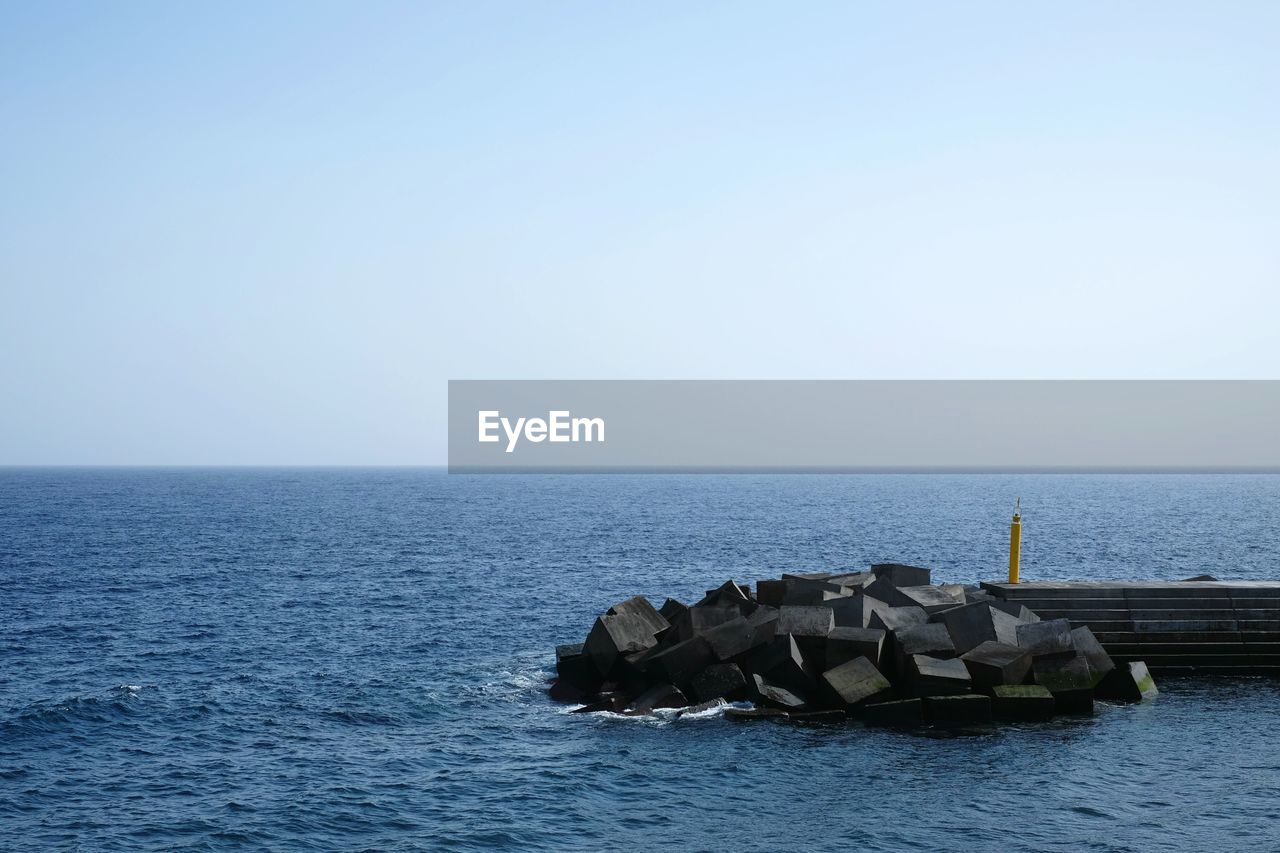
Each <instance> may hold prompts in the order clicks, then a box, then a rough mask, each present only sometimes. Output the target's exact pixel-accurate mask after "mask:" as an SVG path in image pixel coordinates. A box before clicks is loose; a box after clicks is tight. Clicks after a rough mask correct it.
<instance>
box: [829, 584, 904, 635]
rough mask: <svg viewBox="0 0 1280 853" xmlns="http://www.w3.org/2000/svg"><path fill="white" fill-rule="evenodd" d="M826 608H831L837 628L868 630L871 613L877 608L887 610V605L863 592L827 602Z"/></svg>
mask: <svg viewBox="0 0 1280 853" xmlns="http://www.w3.org/2000/svg"><path fill="white" fill-rule="evenodd" d="M826 606H827V607H830V608H831V612H832V614H834V616H835V619H836V627H837V628H868V627H870V625H871V613H872V611H873V610H875V609H876V608H878V607H883V608H887V607H888V606H889V604H888V603H887V602H884V601H881V600H880V599H878V598H873V597H871V596H870V595H867V594H866V593H864V592H855V593H854V594H853V595H850V596H846V597H844V598H836V599H832V600H829V601H827V602H826ZM881 630H883V629H881Z"/></svg>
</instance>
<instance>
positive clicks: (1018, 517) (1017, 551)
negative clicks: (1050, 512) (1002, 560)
mask: <svg viewBox="0 0 1280 853" xmlns="http://www.w3.org/2000/svg"><path fill="white" fill-rule="evenodd" d="M1021 556H1022V498H1018V505H1017V506H1016V507H1014V510H1013V523H1012V524H1010V525H1009V583H1017V582H1018V560H1019V558H1020V557H1021Z"/></svg>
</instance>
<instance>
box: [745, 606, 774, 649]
mask: <svg viewBox="0 0 1280 853" xmlns="http://www.w3.org/2000/svg"><path fill="white" fill-rule="evenodd" d="M746 618H747V624H748V625H750V626H751V632H752V637H751V647H752V648H755V647H756V646H760V645H763V644H765V643H768V642H770V641H772V640H773V638H774V637H775V636H776V635H777V633H778V610H777V608H774V607H769V606H767V605H760V606H759V607H757V608H756V609H755V610H754V611H752V613H751V615H750V616H748V617H746Z"/></svg>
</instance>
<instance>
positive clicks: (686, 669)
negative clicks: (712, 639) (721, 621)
mask: <svg viewBox="0 0 1280 853" xmlns="http://www.w3.org/2000/svg"><path fill="white" fill-rule="evenodd" d="M715 662H716V656H715V653H714V652H713V651H711V645H710V644H709V643H707V639H706V637H702V636H697V637H692V638H690V639H688V640H683V641H681V642H679V643H676V644H675V645H674V646H668V647H666V648H664V649H662V650H661V651H658V652H656V653H655V654H653V656H652V657H650V658H649V660H648V671H649V672H650V673H656V674H657V675H659V676H661V677H662V678H664V679H665V680H666V681H669V682H671V683H672V684H675V685H677V686H681V687H683V686H686V685H688V684H689V683H690V682H691V681H692V680H693V677H694V676H695V675H697V674H698V673H699V672H702V670H704V669H706V668H707V667H708V666H710V665H711V664H713V663H715Z"/></svg>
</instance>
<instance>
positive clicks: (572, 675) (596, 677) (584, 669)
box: [556, 643, 601, 693]
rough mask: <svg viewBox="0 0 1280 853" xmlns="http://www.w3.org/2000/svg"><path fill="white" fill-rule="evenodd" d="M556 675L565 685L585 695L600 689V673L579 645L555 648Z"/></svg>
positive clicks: (589, 656)
mask: <svg viewBox="0 0 1280 853" xmlns="http://www.w3.org/2000/svg"><path fill="white" fill-rule="evenodd" d="M556 675H557V676H559V679H558V680H559V681H560V682H562V683H564V684H565V685H573V686H574V687H576V688H578V689H579V690H583V691H585V692H587V693H593V692H595V691H596V690H598V689H600V681H601V675H600V671H599V670H598V669H596V664H595V661H594V660H592V658H591V655H589V654H587V653H586V652H584V651H583V650H582V644H581V643H574V644H571V645H564V646H556Z"/></svg>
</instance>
